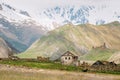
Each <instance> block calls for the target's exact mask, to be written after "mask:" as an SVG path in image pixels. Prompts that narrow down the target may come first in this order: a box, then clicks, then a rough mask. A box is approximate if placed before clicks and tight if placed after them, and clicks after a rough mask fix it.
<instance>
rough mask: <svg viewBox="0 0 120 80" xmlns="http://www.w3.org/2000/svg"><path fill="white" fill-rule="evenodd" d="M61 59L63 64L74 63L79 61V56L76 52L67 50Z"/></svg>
mask: <svg viewBox="0 0 120 80" xmlns="http://www.w3.org/2000/svg"><path fill="white" fill-rule="evenodd" d="M60 60H61V63H62V64H63V65H72V64H73V65H74V64H75V63H76V62H78V56H77V54H75V53H71V52H70V51H67V52H65V53H64V54H63V55H62V56H61V58H60Z"/></svg>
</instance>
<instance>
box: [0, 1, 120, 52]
mask: <svg viewBox="0 0 120 80" xmlns="http://www.w3.org/2000/svg"><path fill="white" fill-rule="evenodd" d="M19 1H21V2H19ZM19 1H17V0H13V2H11V1H10V0H3V1H0V36H1V37H2V38H4V39H5V40H7V41H8V42H9V43H11V44H12V45H13V47H16V48H17V49H18V50H20V51H24V50H25V49H26V48H27V47H29V45H31V44H32V42H34V41H35V40H36V39H38V38H39V37H40V36H42V35H44V34H45V33H46V32H48V31H50V30H53V29H55V28H57V27H59V26H61V25H64V24H67V23H72V24H74V25H77V24H85V23H90V24H95V25H100V24H105V23H109V22H112V21H120V7H119V4H118V2H119V0H115V1H116V2H115V1H114V0H107V1H106V0H105V1H103V0H101V1H100V2H99V1H98V0H96V1H94V0H79V1H71V2H64V1H62V2H61V0H56V1H54V0H51V1H48V0H45V1H43V2H40V1H38V2H36V1H35V0H31V1H30V0H19ZM24 1H26V2H25V3H24ZM46 1H47V2H46ZM57 1H59V2H60V3H59V4H58V2H57ZM48 2H49V4H48ZM72 2H73V3H72ZM39 3H40V4H39ZM42 3H43V4H42ZM63 3H64V4H63ZM15 4H16V5H15ZM18 6H19V7H18ZM18 45H20V47H19V46H18Z"/></svg>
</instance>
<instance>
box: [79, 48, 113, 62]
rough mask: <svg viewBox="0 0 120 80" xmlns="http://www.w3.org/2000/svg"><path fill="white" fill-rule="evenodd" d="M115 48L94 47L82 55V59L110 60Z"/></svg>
mask: <svg viewBox="0 0 120 80" xmlns="http://www.w3.org/2000/svg"><path fill="white" fill-rule="evenodd" d="M114 52H115V51H114V50H110V49H100V48H98V49H93V50H91V51H90V52H89V53H88V54H85V55H83V56H81V57H80V60H88V61H96V60H108V59H109V58H110V57H111V56H112V55H113V54H114Z"/></svg>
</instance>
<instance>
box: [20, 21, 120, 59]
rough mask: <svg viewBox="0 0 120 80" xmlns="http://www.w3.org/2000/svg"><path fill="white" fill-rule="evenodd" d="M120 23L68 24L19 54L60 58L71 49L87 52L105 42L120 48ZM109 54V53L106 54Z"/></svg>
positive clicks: (32, 56)
mask: <svg viewBox="0 0 120 80" xmlns="http://www.w3.org/2000/svg"><path fill="white" fill-rule="evenodd" d="M119 34H120V23H118V22H113V23H110V24H106V25H101V26H95V25H91V24H84V25H77V26H75V25H72V24H67V25H64V26H62V27H59V28H57V29H55V30H53V31H50V32H49V33H48V34H47V35H46V36H43V37H42V38H40V39H39V40H37V41H36V42H35V43H33V44H32V46H31V47H30V48H29V49H28V50H26V51H25V52H24V53H22V54H20V55H18V56H19V57H24V58H36V57H37V56H43V57H51V59H55V58H58V57H59V56H60V55H62V54H63V53H64V52H65V51H67V50H69V51H72V52H74V53H76V54H78V55H80V56H81V55H83V54H85V53H87V52H88V51H89V50H91V49H92V47H93V46H94V47H97V46H100V45H102V44H103V43H104V42H105V43H106V44H107V46H108V48H109V49H115V50H119V49H120V36H119ZM106 55H107V54H106Z"/></svg>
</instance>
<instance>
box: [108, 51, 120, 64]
mask: <svg viewBox="0 0 120 80" xmlns="http://www.w3.org/2000/svg"><path fill="white" fill-rule="evenodd" d="M108 60H109V61H114V62H115V63H117V64H120V52H116V53H114V54H113V55H112V56H111V57H110V58H109V59H108Z"/></svg>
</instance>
